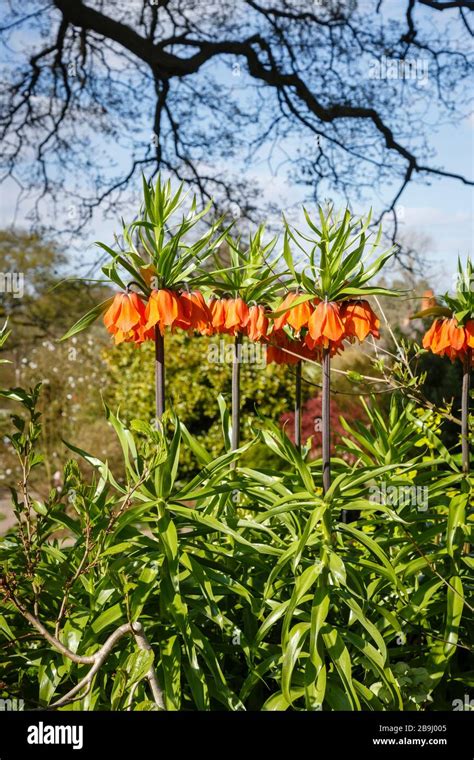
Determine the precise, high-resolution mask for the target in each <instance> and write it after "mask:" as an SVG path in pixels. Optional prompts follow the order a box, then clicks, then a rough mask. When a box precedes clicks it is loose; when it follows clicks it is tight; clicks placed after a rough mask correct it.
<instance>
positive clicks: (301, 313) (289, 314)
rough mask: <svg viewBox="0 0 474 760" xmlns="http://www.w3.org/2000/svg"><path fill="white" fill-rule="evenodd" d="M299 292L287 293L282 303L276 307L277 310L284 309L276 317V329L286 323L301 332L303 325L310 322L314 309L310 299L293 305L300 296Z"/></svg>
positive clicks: (279, 328)
mask: <svg viewBox="0 0 474 760" xmlns="http://www.w3.org/2000/svg"><path fill="white" fill-rule="evenodd" d="M299 297H300V295H299V294H298V293H287V295H286V296H285V298H284V300H283V301H282V302H281V304H280V305H279V306H278V307H277V308H276V309H275V311H277V312H280V311H283V314H280V316H279V317H276V319H275V321H274V323H273V325H274V329H275V331H277V332H278V331H279V330H281V329H282V328H283V327H284V326H285V325H290V327H292V328H293V330H294V331H295V332H300V330H301V329H302V328H303V327H306V326H307V324H308V319H309V318H310V316H311V314H312V312H313V309H312V306H311V305H310V302H309V301H303V303H300V304H298V305H297V306H293V307H292V304H293V303H294V302H295V301H296V299H297V298H299Z"/></svg>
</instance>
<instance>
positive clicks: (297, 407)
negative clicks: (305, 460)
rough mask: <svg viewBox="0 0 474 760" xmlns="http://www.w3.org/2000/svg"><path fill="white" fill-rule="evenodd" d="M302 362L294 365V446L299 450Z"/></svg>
mask: <svg viewBox="0 0 474 760" xmlns="http://www.w3.org/2000/svg"><path fill="white" fill-rule="evenodd" d="M302 369H303V362H301V361H299V362H298V364H297V365H296V383H295V446H296V447H297V448H298V449H301V373H302Z"/></svg>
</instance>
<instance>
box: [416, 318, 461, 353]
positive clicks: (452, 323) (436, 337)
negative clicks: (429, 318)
mask: <svg viewBox="0 0 474 760" xmlns="http://www.w3.org/2000/svg"><path fill="white" fill-rule="evenodd" d="M423 348H426V349H429V350H430V351H432V352H433V353H434V354H437V356H447V357H449V359H451V361H455V360H456V359H460V360H461V361H463V360H464V357H465V355H466V350H467V349H468V348H469V349H471V348H474V319H469V320H468V321H467V322H466V324H465V325H464V326H463V325H460V324H459V323H458V321H457V319H456V318H455V317H445V318H443V319H435V321H434V322H433V324H432V325H431V327H430V329H429V330H428V332H427V333H426V334H425V335H424V337H423Z"/></svg>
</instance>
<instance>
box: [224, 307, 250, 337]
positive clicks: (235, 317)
mask: <svg viewBox="0 0 474 760" xmlns="http://www.w3.org/2000/svg"><path fill="white" fill-rule="evenodd" d="M225 310H226V311H225V314H226V316H225V325H224V326H225V329H226V330H228V331H229V332H230V333H231V334H232V335H235V334H236V333H238V332H244V329H245V327H247V323H248V321H249V307H248V306H247V304H246V303H245V301H244V300H243V299H242V298H229V299H228V300H227V301H226V306H225Z"/></svg>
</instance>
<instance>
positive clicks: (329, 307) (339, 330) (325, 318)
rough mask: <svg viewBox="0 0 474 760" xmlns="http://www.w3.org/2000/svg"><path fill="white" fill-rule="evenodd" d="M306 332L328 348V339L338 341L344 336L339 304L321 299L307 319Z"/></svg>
mask: <svg viewBox="0 0 474 760" xmlns="http://www.w3.org/2000/svg"><path fill="white" fill-rule="evenodd" d="M308 332H309V334H310V336H311V337H312V338H313V340H315V341H318V342H319V343H321V345H323V346H324V347H325V348H328V347H329V345H330V341H340V340H341V339H342V338H343V336H344V324H343V322H342V319H341V315H340V311H339V306H338V304H337V303H334V302H331V301H329V302H328V301H321V303H318V305H317V306H316V308H315V310H314V311H313V313H312V314H311V317H310V318H309V320H308Z"/></svg>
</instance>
